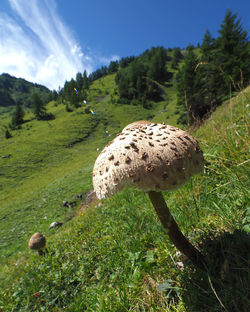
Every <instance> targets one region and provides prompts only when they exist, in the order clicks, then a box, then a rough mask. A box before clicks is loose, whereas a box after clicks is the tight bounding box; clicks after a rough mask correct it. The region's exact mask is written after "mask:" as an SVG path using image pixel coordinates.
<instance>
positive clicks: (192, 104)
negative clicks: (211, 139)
mask: <svg viewBox="0 0 250 312" xmlns="http://www.w3.org/2000/svg"><path fill="white" fill-rule="evenodd" d="M186 53H187V54H186V57H185V60H184V64H183V66H182V67H181V69H180V71H179V72H178V104H179V105H180V106H182V107H183V108H184V112H183V114H182V115H181V118H180V121H181V122H182V123H187V124H189V125H191V124H194V123H195V122H197V121H199V120H200V119H203V118H204V117H205V116H206V115H209V114H211V112H212V111H214V109H215V108H216V107H217V106H219V105H220V104H221V103H222V102H223V100H225V99H226V98H228V95H229V94H230V93H232V92H235V91H239V90H241V89H242V88H243V87H246V86H247V85H248V84H249V81H250V69H249V68H250V45H249V41H248V38H247V32H246V31H244V30H243V29H242V26H241V25H240V20H237V15H236V14H232V12H231V11H228V12H227V13H226V15H225V18H224V21H223V23H222V25H221V28H220V30H219V36H218V38H217V39H216V40H215V39H214V38H212V37H211V35H210V33H209V31H208V30H207V31H206V33H205V35H204V38H203V42H202V45H201V47H200V50H199V53H197V51H195V50H194V47H192V46H190V47H188V49H187V51H186Z"/></svg>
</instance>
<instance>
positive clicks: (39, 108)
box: [31, 92, 47, 120]
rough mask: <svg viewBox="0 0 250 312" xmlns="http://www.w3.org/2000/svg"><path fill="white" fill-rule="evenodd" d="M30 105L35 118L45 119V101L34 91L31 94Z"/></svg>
mask: <svg viewBox="0 0 250 312" xmlns="http://www.w3.org/2000/svg"><path fill="white" fill-rule="evenodd" d="M31 106H32V109H33V113H34V115H35V117H36V119H38V120H41V119H45V118H46V116H47V113H46V107H45V103H44V102H43V100H42V99H41V97H40V95H39V94H38V93H36V92H34V93H32V95H31Z"/></svg>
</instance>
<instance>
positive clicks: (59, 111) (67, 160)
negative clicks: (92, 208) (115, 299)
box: [0, 74, 178, 259]
mask: <svg viewBox="0 0 250 312" xmlns="http://www.w3.org/2000/svg"><path fill="white" fill-rule="evenodd" d="M114 77H115V75H114V74H113V75H108V76H105V77H103V78H100V79H98V80H96V81H95V82H94V83H93V84H92V85H91V87H90V90H89V97H88V98H89V99H88V104H87V105H83V106H82V107H80V108H78V109H76V110H74V111H73V112H66V110H65V105H63V104H59V105H58V104H56V103H55V102H53V101H52V102H50V103H49V104H48V105H47V109H48V111H49V112H50V113H52V114H53V115H54V116H55V119H54V120H50V121H37V120H35V119H34V118H33V116H32V114H31V113H27V114H26V115H25V123H24V124H23V125H22V128H21V129H20V130H15V131H12V132H11V133H12V137H11V138H9V139H6V138H5V136H4V129H5V128H4V125H8V123H9V122H10V117H9V115H8V114H2V115H1V119H0V130H2V131H0V150H1V155H0V168H1V169H0V190H1V195H0V237H1V239H0V251H1V252H0V259H3V258H4V257H6V256H9V255H11V254H13V253H16V252H17V251H21V250H25V249H26V241H27V239H28V237H29V236H30V235H31V234H32V232H34V231H45V232H47V231H48V226H49V224H50V223H51V222H53V221H55V220H56V219H59V220H61V221H64V220H68V219H69V218H70V217H71V216H72V215H73V214H74V210H75V207H76V205H77V204H79V200H76V197H77V195H79V194H82V195H83V198H84V196H85V193H86V192H87V191H89V190H90V189H91V188H92V184H91V170H92V166H93V162H94V160H95V158H96V157H97V155H98V153H99V150H101V149H102V148H103V147H104V146H105V144H107V143H108V141H109V140H111V139H112V138H113V137H114V136H115V135H116V134H117V133H119V132H120V131H121V129H122V128H123V127H124V126H125V125H126V124H128V123H131V122H133V121H135V120H140V119H151V120H155V121H162V122H163V121H168V120H167V119H168V118H171V119H172V121H174V120H175V121H176V119H177V116H178V115H176V113H175V110H176V108H175V105H176V98H175V93H174V87H171V88H166V87H165V88H166V90H168V91H166V96H165V99H163V100H162V101H161V102H157V103H154V104H153V107H152V108H151V109H145V108H143V107H142V106H140V105H137V106H134V105H124V104H123V105H120V104H113V103H112V101H111V96H112V95H113V94H114V89H115V81H114ZM87 106H89V107H92V109H93V111H94V112H95V115H92V114H90V113H88V114H87V113H86V112H85V109H86V107H87ZM152 118H153V119H152ZM1 126H2V127H1ZM64 200H70V201H73V202H74V205H72V209H66V208H65V207H64V206H62V202H63V201H64ZM38 220H39V221H38ZM17 237H18V238H19V239H17ZM6 247H8V248H6Z"/></svg>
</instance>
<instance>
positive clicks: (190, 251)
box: [93, 121, 204, 268]
mask: <svg viewBox="0 0 250 312" xmlns="http://www.w3.org/2000/svg"><path fill="white" fill-rule="evenodd" d="M122 133H123V134H122V136H120V137H119V135H118V136H117V137H116V138H115V139H114V140H113V141H111V143H109V144H108V145H107V146H106V147H105V148H104V150H103V152H101V153H100V154H99V156H98V158H97V159H96V162H95V165H94V169H93V186H94V191H95V192H96V196H97V198H99V199H102V198H106V197H109V196H111V195H113V194H114V193H116V192H118V191H120V190H121V189H123V188H124V187H125V186H134V187H138V188H140V189H141V190H143V191H146V192H148V195H149V198H150V200H151V202H152V204H153V206H154V208H155V210H156V213H157V215H158V217H159V219H160V221H161V223H162V225H163V226H164V227H165V229H166V232H167V233H168V234H169V237H170V239H171V240H172V242H173V243H174V244H175V246H176V247H177V248H178V249H179V250H180V251H181V252H183V253H184V254H185V255H186V256H187V257H189V259H191V260H192V261H193V262H194V263H195V264H199V265H200V267H202V268H204V266H202V264H201V262H202V259H203V258H202V255H201V253H200V252H199V251H198V250H197V249H196V248H195V247H194V246H193V245H192V244H191V243H190V242H189V241H188V239H186V238H185V236H184V235H183V234H182V233H181V231H180V229H179V227H178V225H177V223H176V222H175V220H174V218H173V217H172V216H171V213H170V211H169V210H168V207H167V205H166V203H165V200H164V198H163V196H162V194H161V191H167V190H174V189H176V188H178V187H180V186H181V185H182V184H184V183H186V182H187V181H188V180H189V178H190V177H191V176H192V175H193V174H196V173H200V172H201V171H202V170H203V164H204V159H203V155H202V151H201V150H200V148H199V146H198V143H197V141H196V140H195V139H194V138H193V137H192V136H190V135H189V134H188V133H187V132H185V131H183V130H181V129H178V128H176V127H173V126H166V125H162V124H156V123H153V124H152V123H150V122H148V121H138V122H134V123H132V124H130V125H128V126H126V127H125V128H124V129H123V131H122ZM142 134H143V137H142ZM121 138H122V139H121ZM123 138H124V139H123ZM139 138H140V139H141V140H139ZM133 139H136V140H137V139H138V142H134V141H133ZM135 143H136V144H135ZM161 146H163V147H161ZM165 146H168V147H165ZM111 160H112V161H114V160H115V162H114V163H113V162H112V163H110V161H111ZM111 164H112V165H111ZM106 168H109V169H108V171H109V172H108V174H106V173H105V174H102V175H100V174H99V173H100V172H105V170H106ZM106 172H107V170H106ZM200 260H201V261H200Z"/></svg>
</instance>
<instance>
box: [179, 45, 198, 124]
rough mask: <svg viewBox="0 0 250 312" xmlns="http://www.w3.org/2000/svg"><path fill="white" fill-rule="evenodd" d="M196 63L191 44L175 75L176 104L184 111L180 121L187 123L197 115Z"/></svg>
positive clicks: (191, 121) (192, 120)
mask: <svg viewBox="0 0 250 312" xmlns="http://www.w3.org/2000/svg"><path fill="white" fill-rule="evenodd" d="M197 65H198V62H197V56H196V55H195V53H194V48H193V46H189V47H188V48H187V53H186V56H185V62H184V65H183V67H182V69H181V70H180V71H179V73H178V76H177V79H178V85H177V96H178V105H180V106H183V108H184V113H183V114H182V115H181V118H180V121H181V122H183V123H188V124H191V123H193V122H194V120H195V119H196V118H197V117H198V115H197V113H196V111H197V109H198V107H199V100H198V98H199V95H198V94H197V91H198V86H197V84H198V80H197V79H196V75H195V70H196V67H197Z"/></svg>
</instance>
